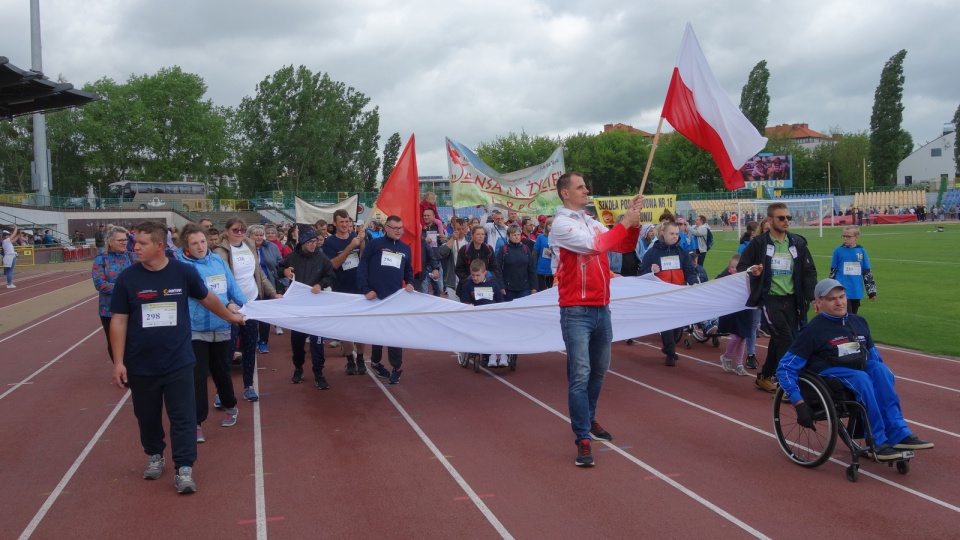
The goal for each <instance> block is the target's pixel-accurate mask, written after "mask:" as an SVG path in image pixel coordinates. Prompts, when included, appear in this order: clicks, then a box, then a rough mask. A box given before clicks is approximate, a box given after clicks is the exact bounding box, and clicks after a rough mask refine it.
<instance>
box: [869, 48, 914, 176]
mask: <svg viewBox="0 0 960 540" xmlns="http://www.w3.org/2000/svg"><path fill="white" fill-rule="evenodd" d="M906 56H907V51H906V50H905V49H903V50H901V51H900V52H898V53H897V54H895V55H893V56H891V57H890V60H888V61H887V63H886V64H885V65H884V66H883V71H882V72H881V73H880V84H879V85H877V91H876V92H875V93H874V98H873V99H874V100H873V114H871V115H870V168H871V169H872V170H873V173H874V178H875V180H876V183H877V184H878V185H881V186H892V185H895V184H896V174H897V166H898V165H899V164H900V161H902V160H903V158H905V157H906V156H907V154H906V153H904V144H905V142H906V140H905V138H904V136H903V133H904V131H903V129H902V128H901V124H902V123H903V82H904V80H905V79H904V76H903V59H904V58H905V57H906ZM911 146H912V145H911ZM908 153H909V152H908Z"/></svg>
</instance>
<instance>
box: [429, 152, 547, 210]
mask: <svg viewBox="0 0 960 540" xmlns="http://www.w3.org/2000/svg"><path fill="white" fill-rule="evenodd" d="M447 166H448V168H449V169H450V196H451V197H452V198H453V206H455V207H458V208H462V207H464V206H476V205H483V206H488V205H490V204H495V205H498V206H502V207H505V208H510V209H513V210H517V211H519V212H526V213H531V214H537V213H540V214H544V213H545V214H552V213H553V212H554V210H556V208H557V206H560V197H559V196H557V179H559V178H560V175H562V174H563V173H564V172H565V169H564V165H563V147H558V148H557V149H556V150H555V151H554V152H553V154H551V155H550V159H548V160H547V161H544V162H543V163H541V164H539V165H534V166H533V167H527V168H526V169H523V170H520V171H514V172H510V173H504V174H500V173H498V172H497V171H495V170H493V169H492V168H491V167H490V166H489V165H487V164H486V163H484V162H483V160H481V159H480V158H479V157H478V156H477V155H476V154H474V153H473V151H472V150H470V149H469V148H467V147H466V146H464V145H462V144H460V143H458V142H457V141H454V140H451V139H449V138H448V139H447Z"/></svg>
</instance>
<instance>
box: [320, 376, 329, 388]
mask: <svg viewBox="0 0 960 540" xmlns="http://www.w3.org/2000/svg"><path fill="white" fill-rule="evenodd" d="M317 388H319V389H321V390H327V389H329V388H330V385H329V384H327V379H326V378H324V377H317Z"/></svg>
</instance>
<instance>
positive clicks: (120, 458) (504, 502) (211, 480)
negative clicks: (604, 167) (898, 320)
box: [0, 285, 960, 538]
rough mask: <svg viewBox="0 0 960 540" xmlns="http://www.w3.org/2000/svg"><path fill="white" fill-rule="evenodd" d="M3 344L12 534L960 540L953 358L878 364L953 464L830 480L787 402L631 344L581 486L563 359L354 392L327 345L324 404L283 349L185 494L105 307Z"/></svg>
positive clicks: (424, 370)
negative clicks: (139, 409) (809, 456)
mask: <svg viewBox="0 0 960 540" xmlns="http://www.w3.org/2000/svg"><path fill="white" fill-rule="evenodd" d="M52 286H55V285H52ZM51 315H54V314H53V313H51ZM51 328H55V329H56V330H57V331H56V332H51V331H50V329H51ZM6 337H8V336H7V335H0V347H2V350H3V361H2V365H3V371H2V372H0V383H2V385H3V388H2V389H0V394H3V393H6V395H4V396H3V397H0V411H2V412H0V423H2V424H0V433H3V438H2V442H0V463H2V465H0V538H17V537H22V538H26V537H30V538H60V537H62V536H64V534H71V535H72V536H75V537H77V538H121V537H130V536H132V535H136V536H141V537H155V538H174V537H180V538H194V537H236V538H305V537H334V538H337V537H346V536H358V535H359V536H362V537H375V536H382V537H390V538H411V537H418V538H451V537H466V538H498V537H500V538H511V537H512V538H582V537H584V536H596V535H600V536H602V537H704V536H710V537H716V538H741V537H750V536H755V537H770V538H809V537H810V536H811V535H821V536H824V535H831V536H833V535H842V536H852V537H870V536H878V535H885V536H906V535H911V536H916V535H922V536H924V537H931V538H948V537H954V535H955V531H956V529H957V523H960V494H958V492H957V490H956V488H955V486H954V483H955V481H954V479H955V478H956V477H957V473H958V471H960V448H958V441H960V420H958V418H957V416H956V415H955V414H953V413H952V412H951V411H955V400H956V396H957V394H958V392H960V390H958V389H960V361H958V360H957V359H953V358H940V357H933V356H928V355H922V354H917V353H912V352H906V351H898V350H887V349H885V350H884V351H883V353H884V358H885V360H886V361H887V363H888V364H889V365H890V366H891V368H892V369H893V370H894V372H895V373H897V375H898V377H899V379H898V389H899V391H900V393H901V397H902V400H903V403H904V409H905V414H906V416H907V419H908V421H909V422H911V423H912V424H913V426H914V427H915V429H916V431H917V433H918V434H920V435H921V436H922V437H925V438H930V439H933V440H935V441H936V443H937V447H936V448H935V449H934V450H929V451H925V452H921V453H920V455H919V456H918V457H917V458H916V459H914V460H913V462H912V465H913V467H912V470H911V472H910V473H909V474H908V475H900V474H898V473H897V472H896V471H895V470H894V469H892V468H889V467H886V466H883V465H879V464H876V463H870V462H868V463H864V464H863V465H862V469H861V471H862V473H861V477H860V480H859V482H857V483H850V482H848V481H847V480H846V478H845V476H844V473H843V465H844V464H845V463H846V462H847V460H848V458H849V455H848V453H847V450H846V449H845V447H843V446H842V444H840V445H838V450H837V452H836V455H835V459H836V462H830V463H827V464H825V465H824V466H822V467H820V468H817V469H812V470H810V469H804V468H801V467H799V466H796V465H794V464H792V463H791V462H790V461H789V460H787V458H786V457H785V456H784V455H783V453H782V452H781V451H780V449H779V447H778V445H777V444H776V441H775V439H773V437H772V421H771V399H770V396H769V395H768V394H765V393H762V392H758V391H756V390H754V389H753V387H752V379H751V378H748V377H736V376H733V375H729V374H726V373H724V372H723V371H721V370H720V368H719V366H718V360H717V357H718V355H719V351H718V350H717V349H715V348H713V347H710V346H707V345H699V344H697V345H695V346H694V348H693V349H691V350H689V351H682V356H681V361H680V365H679V366H678V367H676V368H667V367H665V366H663V365H662V358H661V354H660V353H659V351H658V350H657V349H658V347H656V346H653V345H649V344H647V345H643V344H641V345H639V346H633V347H628V346H626V345H624V344H622V343H616V344H614V347H613V351H614V359H613V363H612V370H611V372H610V374H609V375H608V377H607V380H606V384H605V387H604V393H603V395H602V396H601V401H600V406H599V411H598V415H599V416H598V419H599V420H600V421H601V422H602V423H603V424H604V426H605V427H607V429H608V430H610V431H611V432H612V433H613V434H614V437H615V439H614V442H613V444H609V445H604V444H597V445H596V447H595V451H594V452H595V457H596V460H597V466H596V467H594V468H592V469H579V468H577V467H575V466H574V465H573V459H574V454H575V452H574V445H573V444H572V443H573V440H572V438H573V437H572V434H571V432H570V428H569V424H568V422H567V420H566V418H565V415H566V382H565V367H564V366H565V364H564V358H563V355H562V354H561V353H550V354H542V355H527V356H522V357H521V358H520V363H519V367H518V369H517V371H516V372H509V371H505V370H503V369H497V370H493V371H492V372H489V371H488V372H482V373H479V374H477V373H473V371H472V370H465V369H462V368H460V367H459V365H457V363H456V361H455V360H454V358H453V356H452V354H450V353H438V352H426V351H415V350H407V351H405V365H404V374H403V379H402V382H401V384H399V385H396V386H384V385H383V384H382V383H381V382H380V381H378V380H377V379H375V378H374V377H372V376H370V375H367V376H353V377H348V376H346V375H345V374H343V371H342V368H343V358H342V357H340V356H336V355H334V354H332V353H331V352H329V351H331V349H327V350H328V360H327V362H328V363H327V369H326V370H325V371H326V374H327V378H328V380H329V381H330V384H331V386H332V388H331V389H330V390H327V391H320V390H317V389H316V388H315V387H313V386H312V385H311V384H308V383H307V382H305V383H304V384H301V385H292V384H290V382H289V377H290V375H291V371H292V365H291V363H290V348H289V334H287V335H283V336H276V335H271V336H270V341H271V343H270V349H271V352H270V353H269V354H266V355H261V356H260V357H259V364H260V369H259V370H258V387H259V390H260V393H261V397H262V399H261V401H260V402H259V403H257V404H251V403H247V402H241V405H240V418H239V422H238V424H237V425H236V426H234V427H231V428H223V427H220V425H219V419H220V414H219V413H218V412H216V411H214V410H211V417H210V419H209V420H208V422H207V423H206V424H205V431H206V434H207V442H206V443H204V444H202V445H200V448H199V455H200V458H199V461H198V462H197V464H196V480H197V482H198V485H199V491H198V493H196V494H193V495H188V496H180V495H177V493H176V491H175V490H174V488H173V471H172V467H171V466H169V465H168V467H167V469H166V470H165V471H164V475H163V477H162V478H161V479H160V480H159V481H155V482H149V481H144V480H143V479H142V478H141V474H142V468H143V466H144V464H145V461H146V457H145V456H144V455H143V452H142V450H141V448H140V446H139V441H138V438H137V428H136V421H135V419H134V417H133V413H132V408H131V407H130V405H129V400H126V401H125V402H123V400H124V396H125V392H123V391H121V390H119V389H117V388H115V387H113V386H111V385H110V381H109V378H110V370H109V365H108V363H107V360H106V353H105V351H104V348H105V347H104V343H103V337H102V334H101V333H100V330H99V321H98V320H97V318H96V305H95V302H88V303H86V304H83V305H81V306H78V307H76V308H74V309H70V310H66V311H64V312H63V313H60V314H59V315H56V316H55V317H54V318H53V319H51V320H50V321H48V322H46V323H44V324H41V325H37V326H36V327H34V328H32V329H30V330H26V331H24V332H23V333H21V334H19V335H17V336H16V337H14V338H12V339H6V340H5V338H6ZM646 341H648V342H651V343H652V340H651V339H650V338H647V339H646ZM78 342H79V344H78ZM71 347H73V349H72V350H70V351H69V352H68V353H67V354H65V355H64V354H63V353H64V351H67V350H68V349H70V348H71ZM763 354H764V351H762V350H761V357H762V356H763ZM58 355H62V356H61V357H60V359H59V360H56V361H55V362H53V363H51V361H52V360H53V359H54V358H56V357H57V356H58ZM47 364H49V366H48V367H46V369H44V370H43V371H42V372H40V373H38V374H35V375H34V376H33V378H32V379H31V380H30V381H29V383H31V384H21V385H17V384H18V382H20V381H23V379H24V378H26V377H27V376H29V375H30V374H33V373H35V372H36V370H37V369H39V368H40V367H42V366H44V365H47ZM309 380H310V379H309V378H308V381H309ZM235 384H236V387H237V388H239V386H240V381H239V371H238V370H236V373H235ZM11 389H12V391H10V390H11ZM211 393H212V392H211ZM121 402H122V404H119V405H118V403H121ZM111 415H113V416H111ZM98 431H102V433H100V434H99V436H98ZM91 441H93V442H91ZM167 454H168V459H169V450H168V451H167ZM58 486H59V487H58Z"/></svg>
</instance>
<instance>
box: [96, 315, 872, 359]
mask: <svg viewBox="0 0 960 540" xmlns="http://www.w3.org/2000/svg"><path fill="white" fill-rule="evenodd" d="M854 313H856V312H854ZM111 320H112V318H111V317H104V316H103V315H101V316H100V324H101V325H103V333H104V334H106V335H107V354H108V355H110V363H111V364H112V363H113V347H111V346H110V321H111Z"/></svg>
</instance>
